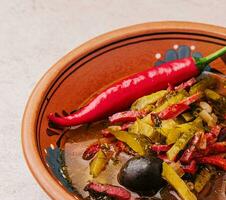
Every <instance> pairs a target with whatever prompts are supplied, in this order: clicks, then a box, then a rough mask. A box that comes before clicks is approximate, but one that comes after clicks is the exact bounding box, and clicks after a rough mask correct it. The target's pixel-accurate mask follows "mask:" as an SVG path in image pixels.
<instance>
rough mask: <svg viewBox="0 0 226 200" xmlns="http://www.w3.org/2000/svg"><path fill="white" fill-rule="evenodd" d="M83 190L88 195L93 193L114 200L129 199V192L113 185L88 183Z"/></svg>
mask: <svg viewBox="0 0 226 200" xmlns="http://www.w3.org/2000/svg"><path fill="white" fill-rule="evenodd" d="M84 190H85V191H88V192H90V193H92V192H94V193H100V194H105V195H107V196H109V197H113V198H114V199H116V200H129V199H130V198H131V194H130V192H128V191H127V190H126V189H124V188H122V187H119V186H114V185H108V184H100V183H94V182H90V183H89V184H88V185H86V187H85V189H84Z"/></svg>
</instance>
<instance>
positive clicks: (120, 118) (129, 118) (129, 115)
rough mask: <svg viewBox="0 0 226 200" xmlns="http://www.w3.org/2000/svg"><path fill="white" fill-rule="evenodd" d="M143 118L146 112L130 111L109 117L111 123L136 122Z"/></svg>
mask: <svg viewBox="0 0 226 200" xmlns="http://www.w3.org/2000/svg"><path fill="white" fill-rule="evenodd" d="M143 116H145V113H144V112H141V111H135V110H129V111H124V112H119V113H115V114H114V115H112V116H110V117H109V121H110V122H111V123H118V122H134V121H136V119H137V118H138V117H143Z"/></svg>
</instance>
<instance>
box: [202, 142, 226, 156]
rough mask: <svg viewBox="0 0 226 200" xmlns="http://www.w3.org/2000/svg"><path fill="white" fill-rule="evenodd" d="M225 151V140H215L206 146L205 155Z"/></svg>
mask: <svg viewBox="0 0 226 200" xmlns="http://www.w3.org/2000/svg"><path fill="white" fill-rule="evenodd" d="M218 153H226V142H216V143H214V144H211V145H210V146H208V147H207V149H206V151H205V155H209V154H218Z"/></svg>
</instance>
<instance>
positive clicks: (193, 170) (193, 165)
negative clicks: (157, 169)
mask: <svg viewBox="0 0 226 200" xmlns="http://www.w3.org/2000/svg"><path fill="white" fill-rule="evenodd" d="M182 169H183V170H184V172H185V173H188V174H195V173H196V171H197V169H198V168H197V163H196V161H195V160H192V161H191V163H190V164H189V165H183V166H182Z"/></svg>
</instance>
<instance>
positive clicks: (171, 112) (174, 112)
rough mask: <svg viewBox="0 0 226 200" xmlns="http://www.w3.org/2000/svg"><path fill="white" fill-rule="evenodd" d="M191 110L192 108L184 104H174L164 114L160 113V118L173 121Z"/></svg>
mask: <svg viewBox="0 0 226 200" xmlns="http://www.w3.org/2000/svg"><path fill="white" fill-rule="evenodd" d="M189 108H190V107H189V106H188V105H186V104H184V103H178V104H173V105H171V106H169V107H167V108H166V109H165V110H163V111H162V112H160V113H159V114H158V116H159V117H160V118H161V119H173V118H176V117H177V116H178V115H180V114H181V113H183V112H184V111H186V110H188V109H189Z"/></svg>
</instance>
